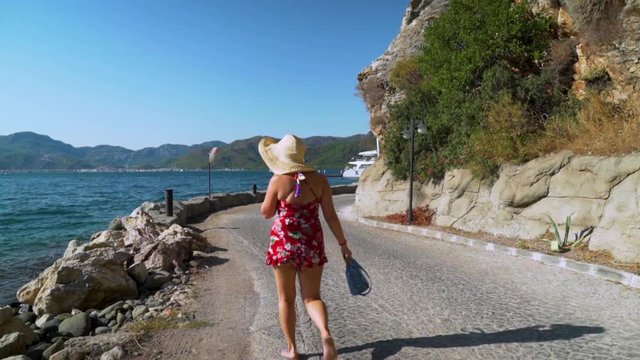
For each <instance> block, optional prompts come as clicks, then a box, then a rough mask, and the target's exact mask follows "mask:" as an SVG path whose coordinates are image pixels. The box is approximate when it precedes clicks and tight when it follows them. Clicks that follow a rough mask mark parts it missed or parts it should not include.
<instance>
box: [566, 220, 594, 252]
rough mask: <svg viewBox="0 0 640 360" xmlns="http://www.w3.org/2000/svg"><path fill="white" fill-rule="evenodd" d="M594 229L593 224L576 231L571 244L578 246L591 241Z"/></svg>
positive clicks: (574, 246)
mask: <svg viewBox="0 0 640 360" xmlns="http://www.w3.org/2000/svg"><path fill="white" fill-rule="evenodd" d="M593 229H594V227H593V225H592V226H589V227H587V228H584V229H582V230H580V231H578V232H577V233H575V234H574V236H575V239H574V240H573V244H571V247H572V248H577V247H580V246H583V245H584V244H586V243H587V241H589V238H590V237H591V234H593Z"/></svg>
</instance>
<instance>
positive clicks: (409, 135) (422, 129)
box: [402, 118, 427, 224]
mask: <svg viewBox="0 0 640 360" xmlns="http://www.w3.org/2000/svg"><path fill="white" fill-rule="evenodd" d="M416 130H417V131H418V133H419V134H425V133H426V132H427V126H426V125H425V124H424V122H422V121H420V123H419V124H418V125H417V126H416V124H415V120H414V119H413V118H411V125H409V126H408V127H406V128H405V129H404V130H403V131H402V137H403V138H405V139H407V140H411V153H410V154H409V204H408V206H407V223H408V224H411V223H412V222H413V153H414V151H415V139H414V138H415V136H414V134H415V132H416Z"/></svg>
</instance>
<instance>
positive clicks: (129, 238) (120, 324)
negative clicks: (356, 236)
mask: <svg viewBox="0 0 640 360" xmlns="http://www.w3.org/2000/svg"><path fill="white" fill-rule="evenodd" d="M355 189H356V185H347V186H337V187H334V188H333V191H334V194H343V193H354V192H355ZM263 198H264V193H257V194H255V195H254V194H250V193H240V194H227V195H220V196H213V197H212V198H211V199H207V198H206V197H204V198H196V199H191V200H187V201H185V202H177V203H175V205H174V216H172V217H168V216H166V215H165V214H164V207H163V206H162V204H161V203H143V204H142V205H141V206H139V207H138V208H136V209H135V210H134V211H133V212H132V213H131V214H130V215H129V216H125V217H119V218H116V219H114V220H113V221H112V222H111V223H110V224H109V228H108V229H107V230H104V231H100V232H98V233H96V234H94V235H93V236H92V237H91V240H90V241H89V242H86V243H83V242H80V241H78V240H71V241H70V242H69V245H68V247H67V250H66V251H65V253H64V255H63V256H62V257H61V258H59V259H58V260H56V261H55V262H54V263H53V264H52V265H51V266H49V267H48V268H46V269H45V270H43V271H42V272H41V273H40V274H39V275H38V276H37V277H36V278H35V279H33V280H31V281H29V282H28V283H27V284H25V285H23V286H22V287H21V288H20V289H19V290H18V292H17V298H18V300H19V301H18V302H13V303H11V304H10V305H8V306H4V307H0V358H5V357H9V356H16V358H26V359H41V358H45V359H50V360H61V359H81V358H85V357H86V356H90V357H91V358H103V357H101V355H103V354H104V358H105V359H107V358H108V359H119V358H122V356H123V355H124V350H123V349H122V347H120V346H121V345H122V344H125V343H127V342H129V341H130V340H131V339H130V335H129V334H128V333H127V332H126V327H127V325H128V324H131V323H134V322H138V321H146V320H151V319H154V318H157V317H164V318H168V317H174V316H178V317H180V316H181V314H182V313H181V310H180V309H181V308H182V307H183V306H184V305H185V304H186V303H187V302H188V301H190V299H192V297H193V296H192V293H193V285H192V284H191V283H190V278H191V275H192V274H193V273H194V272H196V271H198V269H200V268H201V264H202V263H203V262H202V260H201V257H202V255H204V253H206V252H207V250H208V249H209V247H210V246H211V245H210V244H209V243H208V241H207V238H206V237H204V236H203V235H201V234H199V233H198V232H196V231H194V230H192V229H189V228H187V227H184V226H185V225H186V221H187V220H189V219H193V218H197V217H200V216H205V215H208V214H210V213H211V212H215V211H220V210H223V209H227V208H230V207H234V206H240V205H248V204H252V203H256V202H260V201H262V200H263ZM206 204H208V205H206ZM186 318H188V317H186Z"/></svg>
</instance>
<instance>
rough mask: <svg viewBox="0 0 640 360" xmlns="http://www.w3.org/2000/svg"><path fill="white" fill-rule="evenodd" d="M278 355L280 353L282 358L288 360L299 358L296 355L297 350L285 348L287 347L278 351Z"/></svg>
mask: <svg viewBox="0 0 640 360" xmlns="http://www.w3.org/2000/svg"><path fill="white" fill-rule="evenodd" d="M280 355H282V357H283V358H285V359H289V360H298V359H299V356H298V353H297V352H295V351H291V350H287V349H284V350H282V351H280Z"/></svg>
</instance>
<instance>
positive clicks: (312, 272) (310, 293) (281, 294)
mask: <svg viewBox="0 0 640 360" xmlns="http://www.w3.org/2000/svg"><path fill="white" fill-rule="evenodd" d="M258 150H259V152H260V155H261V156H262V159H263V160H264V162H265V164H266V165H267V166H268V167H269V169H271V171H272V172H273V174H274V175H273V177H272V178H271V180H270V181H269V186H268V187H267V192H266V194H265V199H264V202H263V203H262V206H261V207H260V211H261V212H262V215H264V217H265V218H266V219H269V218H271V217H273V216H274V215H277V216H276V218H275V220H274V222H273V226H272V228H271V233H270V245H269V250H268V252H267V258H266V263H267V265H271V266H273V269H274V274H275V279H276V287H277V290H278V310H279V315H280V326H281V327H282V332H283V333H284V337H285V340H286V342H287V348H286V349H284V350H282V352H281V353H280V354H281V355H282V356H283V357H284V358H287V359H298V357H299V354H298V349H297V347H296V339H295V327H296V311H295V298H296V286H295V281H296V277H297V278H298V281H299V283H300V293H301V294H300V295H301V296H302V300H303V302H304V305H305V307H306V309H307V313H308V314H309V317H310V318H311V320H312V321H313V323H314V324H315V325H316V326H317V327H318V330H320V336H321V337H322V349H323V359H325V360H329V359H331V360H332V359H336V358H337V351H336V346H335V343H334V340H333V337H332V336H331V331H330V330H329V323H328V315H327V308H326V306H325V304H324V302H323V301H322V298H321V296H320V283H321V280H322V270H323V268H324V264H325V263H326V262H327V257H326V255H325V251H324V239H323V235H322V227H321V225H320V219H319V211H318V210H319V208H321V209H322V213H323V214H324V218H325V220H326V222H327V224H328V225H329V229H330V230H331V232H332V233H333V235H334V236H335V238H336V239H337V240H338V244H339V245H340V249H341V251H342V256H343V257H344V258H345V259H346V258H348V257H350V256H351V250H350V249H349V246H348V245H347V240H346V238H345V237H344V233H343V231H342V226H341V225H340V220H339V219H338V215H337V214H336V210H335V207H334V205H333V199H332V193H331V187H330V186H329V181H328V180H327V178H326V176H324V175H322V174H318V172H317V171H316V170H315V169H314V168H312V167H310V166H308V165H306V164H305V161H304V156H305V152H306V145H305V144H304V143H303V142H302V140H301V139H300V138H298V137H296V136H294V135H285V136H284V137H283V138H282V139H281V140H280V141H277V140H276V139H274V138H270V137H265V138H263V139H262V140H261V141H260V143H259V145H258Z"/></svg>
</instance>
